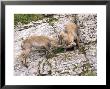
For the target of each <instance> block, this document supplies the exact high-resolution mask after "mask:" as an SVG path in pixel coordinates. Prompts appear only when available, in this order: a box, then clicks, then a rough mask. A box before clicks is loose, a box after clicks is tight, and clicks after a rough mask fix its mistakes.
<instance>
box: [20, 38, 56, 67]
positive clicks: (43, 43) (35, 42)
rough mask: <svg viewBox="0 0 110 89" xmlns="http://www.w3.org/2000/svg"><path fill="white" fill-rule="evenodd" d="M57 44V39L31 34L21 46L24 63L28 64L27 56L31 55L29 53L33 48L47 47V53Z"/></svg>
mask: <svg viewBox="0 0 110 89" xmlns="http://www.w3.org/2000/svg"><path fill="white" fill-rule="evenodd" d="M56 46H57V42H56V40H55V39H50V38H48V37H46V36H31V37H29V38H27V39H25V40H24V41H23V42H22V44H21V48H22V54H21V56H22V57H23V60H22V62H23V64H24V65H25V66H27V61H26V59H27V57H28V55H29V53H30V52H31V51H32V48H34V49H35V48H36V49H40V50H41V49H45V51H46V54H47V52H50V53H51V48H52V47H56Z"/></svg>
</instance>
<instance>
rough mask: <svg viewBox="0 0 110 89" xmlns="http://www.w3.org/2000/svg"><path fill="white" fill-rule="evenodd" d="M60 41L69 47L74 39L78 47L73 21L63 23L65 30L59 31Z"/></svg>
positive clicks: (75, 26) (75, 27)
mask: <svg viewBox="0 0 110 89" xmlns="http://www.w3.org/2000/svg"><path fill="white" fill-rule="evenodd" d="M59 39H60V40H61V41H60V43H63V42H62V41H64V44H65V45H66V46H67V47H71V46H72V44H73V42H74V41H75V40H76V43H77V46H78V47H79V37H78V35H77V25H76V24H75V23H67V24H66V25H65V31H62V32H61V33H60V36H59Z"/></svg>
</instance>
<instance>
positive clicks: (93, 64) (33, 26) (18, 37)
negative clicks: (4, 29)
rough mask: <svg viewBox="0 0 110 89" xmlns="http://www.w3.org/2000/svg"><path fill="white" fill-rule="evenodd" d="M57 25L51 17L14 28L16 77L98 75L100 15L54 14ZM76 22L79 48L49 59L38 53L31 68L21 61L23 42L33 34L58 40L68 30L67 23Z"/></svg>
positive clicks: (35, 52) (35, 54)
mask: <svg viewBox="0 0 110 89" xmlns="http://www.w3.org/2000/svg"><path fill="white" fill-rule="evenodd" d="M53 18H56V19H58V20H57V21H55V22H54V23H52V24H50V23H48V22H47V19H48V18H44V19H42V20H39V21H36V22H34V21H33V22H30V23H29V24H27V25H21V24H19V25H17V26H16V27H15V29H14V31H15V32H14V75H15V76H96V75H97V15H96V14H78V15H76V18H74V15H54V17H53ZM69 21H76V22H77V25H78V27H79V28H78V33H79V38H80V47H79V49H74V50H72V51H67V52H62V53H57V54H56V56H54V57H52V58H49V59H46V57H45V55H44V56H41V53H39V52H37V51H34V52H31V53H30V56H29V57H28V66H29V67H28V68H26V67H24V66H23V65H22V63H21V61H20V58H19V55H20V54H21V43H22V41H23V40H24V39H26V37H29V36H31V35H45V36H49V37H53V38H54V37H56V35H57V34H58V33H59V32H60V31H62V30H64V24H65V23H67V22H69Z"/></svg>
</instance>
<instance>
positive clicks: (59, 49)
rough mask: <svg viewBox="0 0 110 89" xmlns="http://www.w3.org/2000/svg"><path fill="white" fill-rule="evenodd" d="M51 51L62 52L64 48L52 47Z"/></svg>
mask: <svg viewBox="0 0 110 89" xmlns="http://www.w3.org/2000/svg"><path fill="white" fill-rule="evenodd" d="M53 52H54V53H55V54H56V53H62V52H64V48H57V49H54V50H53Z"/></svg>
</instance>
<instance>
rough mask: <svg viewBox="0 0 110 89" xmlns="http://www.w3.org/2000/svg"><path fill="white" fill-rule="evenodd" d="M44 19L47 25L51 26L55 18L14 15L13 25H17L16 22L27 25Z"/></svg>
mask: <svg viewBox="0 0 110 89" xmlns="http://www.w3.org/2000/svg"><path fill="white" fill-rule="evenodd" d="M44 18H46V21H47V23H49V24H50V25H53V24H54V22H55V21H57V19H56V18H54V17H53V14H48V15H45V14H14V25H17V24H18V22H20V23H22V24H28V23H29V22H31V21H38V20H42V19H44Z"/></svg>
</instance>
